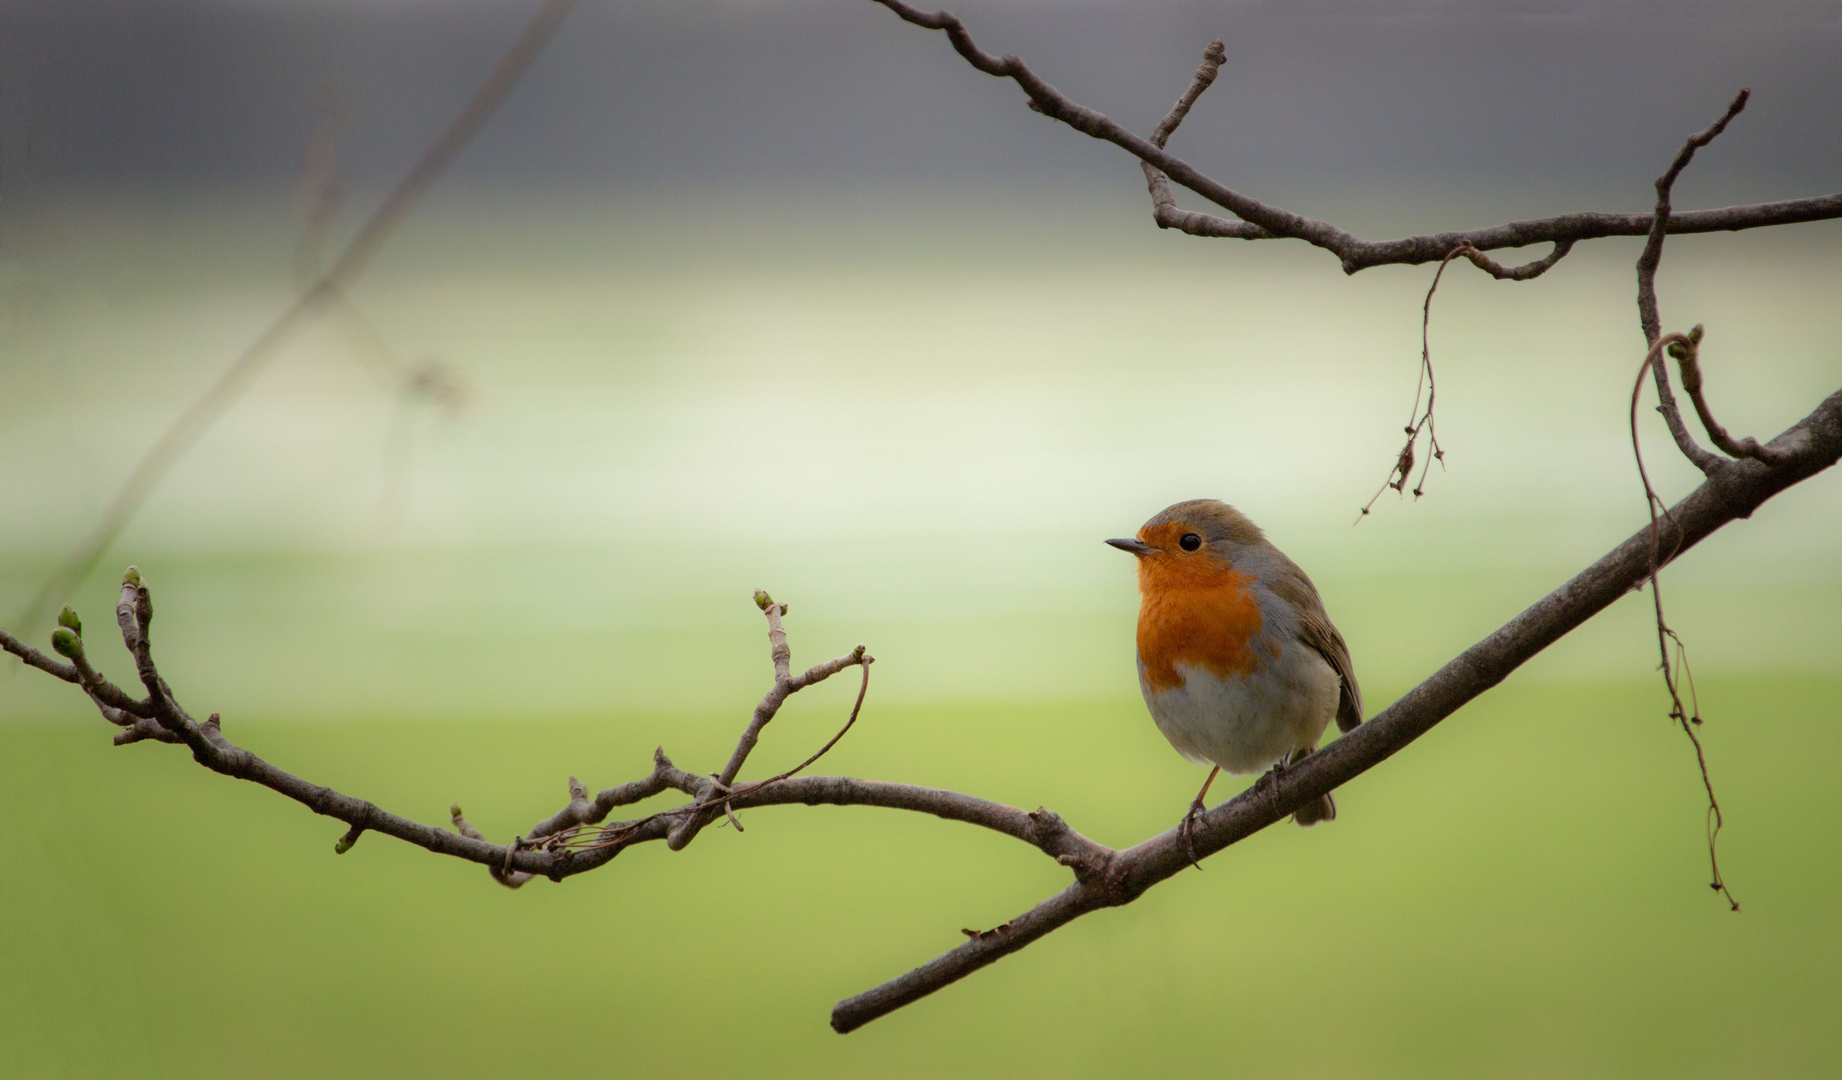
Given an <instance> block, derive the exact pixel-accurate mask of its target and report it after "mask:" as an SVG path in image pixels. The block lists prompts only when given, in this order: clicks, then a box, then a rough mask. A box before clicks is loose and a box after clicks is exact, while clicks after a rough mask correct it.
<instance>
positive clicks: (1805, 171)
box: [0, 0, 1842, 224]
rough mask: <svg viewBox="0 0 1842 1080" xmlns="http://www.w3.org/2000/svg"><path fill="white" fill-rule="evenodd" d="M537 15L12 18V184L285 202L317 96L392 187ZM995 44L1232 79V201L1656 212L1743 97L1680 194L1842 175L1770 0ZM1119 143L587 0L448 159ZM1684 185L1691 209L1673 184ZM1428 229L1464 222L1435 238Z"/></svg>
mask: <svg viewBox="0 0 1842 1080" xmlns="http://www.w3.org/2000/svg"><path fill="white" fill-rule="evenodd" d="M530 6H531V5H528V4H523V3H486V2H472V0H457V2H450V3H435V2H427V0H397V2H385V3H377V2H359V0H296V2H275V0H269V2H241V3H239V2H232V0H161V2H158V3H148V2H145V0H56V2H42V3H20V2H18V0H13V2H9V3H7V4H6V5H5V6H4V10H3V11H0V50H3V51H0V65H3V68H0V122H3V124H4V132H5V138H6V142H5V146H4V151H3V155H4V156H3V157H0V163H3V164H4V167H5V173H6V179H5V183H6V190H7V191H8V192H9V193H12V194H25V193H31V192H39V191H44V190H47V189H57V188H60V187H66V186H71V185H80V186H100V187H106V188H111V189H127V190H149V189H159V188H162V187H170V186H175V185H179V186H189V185H227V184H248V183H251V182H269V183H276V184H288V183H292V182H293V181H294V179H295V178H296V177H298V175H299V171H300V167H301V154H302V148H303V146H304V145H305V144H306V141H307V139H308V137H309V136H310V134H311V132H312V130H313V128H314V125H315V123H316V117H315V116H314V115H313V110H312V109H311V108H310V102H311V101H312V100H313V94H314V90H315V88H316V87H317V86H320V85H321V84H327V83H330V84H331V85H334V86H336V87H337V88H338V89H339V91H340V92H341V93H342V94H344V95H345V96H346V97H347V98H349V100H350V101H351V103H352V104H353V105H354V106H355V108H356V113H355V123H354V125H353V126H352V129H351V131H350V132H349V135H348V137H347V138H346V140H345V142H344V144H343V145H342V147H341V156H342V159H343V161H344V163H345V167H346V170H347V175H348V177H350V178H352V179H355V180H358V181H361V182H362V181H365V180H370V181H376V182H382V181H385V180H386V179H388V178H392V177H394V176H395V175H397V174H398V173H399V172H400V171H401V170H402V169H403V168H404V167H405V166H406V164H407V163H408V162H409V161H410V160H411V159H412V157H413V155H414V154H415V153H416V152H417V151H418V150H419V149H420V147H421V146H422V145H423V143H424V142H425V141H426V139H427V138H428V137H429V135H430V133H431V132H433V131H435V130H437V129H438V128H439V126H440V125H441V124H442V123H444V122H445V121H446V119H447V117H448V116H449V114H450V113H451V112H452V110H453V109H454V108H455V106H456V103H457V102H459V101H460V100H463V98H464V96H465V95H466V94H467V93H469V92H470V91H471V89H472V87H473V85H474V84H475V83H476V82H477V80H478V79H479V78H480V77H481V76H482V75H483V73H484V72H485V71H486V70H487V69H488V68H489V67H490V65H491V63H492V62H493V61H494V59H496V57H497V55H498V54H499V52H500V51H501V50H502V48H503V46H504V43H505V42H506V41H507V40H509V38H510V37H511V36H512V35H513V34H514V33H515V32H516V30H517V28H518V27H519V25H520V24H521V22H522V20H523V19H524V18H525V17H526V15H527V9H528V8H529V7H530ZM955 10H957V11H958V12H959V13H960V14H961V15H962V16H963V17H965V18H966V19H968V20H969V22H970V25H971V26H972V27H973V29H974V32H975V34H976V36H977V38H978V40H979V41H980V43H981V44H982V45H983V46H984V47H985V48H986V49H987V50H988V51H993V52H1014V53H1017V54H1019V55H1022V56H1023V57H1025V58H1026V59H1027V60H1029V61H1030V62H1031V64H1032V65H1034V67H1035V68H1036V70H1037V71H1038V72H1040V73H1042V74H1043V75H1044V76H1046V77H1047V78H1049V79H1050V80H1051V81H1052V82H1054V83H1056V84H1057V85H1058V86H1060V87H1061V88H1062V89H1063V90H1065V91H1067V92H1068V93H1069V94H1071V95H1072V96H1074V97H1075V98H1076V99H1077V100H1079V101H1082V102H1084V103H1086V104H1088V105H1089V106H1091V107H1094V108H1097V109H1100V110H1101V111H1103V112H1107V113H1109V114H1111V115H1113V116H1115V117H1116V118H1118V119H1120V120H1121V121H1123V122H1125V123H1126V124H1128V125H1129V126H1132V127H1134V128H1136V129H1140V130H1148V129H1149V128H1150V127H1151V125H1152V124H1153V123H1154V122H1155V121H1156V119H1157V117H1159V116H1161V115H1162V113H1163V110H1164V109H1165V108H1166V107H1168V105H1169V102H1170V100H1171V99H1172V98H1174V97H1175V95H1176V93H1177V92H1178V91H1179V90H1181V89H1182V87H1183V86H1184V85H1185V84H1186V83H1187V80H1188V75H1189V73H1190V72H1191V71H1192V70H1193V69H1194V67H1195V64H1196V62H1197V61H1198V59H1199V58H1200V54H1201V50H1202V45H1203V44H1204V43H1206V42H1207V41H1208V40H1210V39H1211V38H1214V37H1221V38H1223V39H1225V40H1226V41H1227V44H1228V58H1229V59H1228V63H1227V65H1226V67H1225V69H1224V74H1223V77H1222V79H1221V81H1220V82H1219V83H1218V84H1217V88H1216V89H1215V90H1214V91H1213V92H1212V93H1211V95H1210V96H1209V98H1208V103H1207V105H1206V106H1205V107H1203V108H1201V109H1199V110H1197V112H1196V114H1195V115H1194V116H1193V117H1192V118H1191V119H1190V120H1189V122H1188V123H1187V125H1186V126H1185V128H1184V130H1183V132H1182V134H1181V135H1180V137H1179V144H1180V148H1181V151H1182V152H1183V153H1184V154H1186V155H1188V156H1190V157H1191V159H1192V160H1195V161H1197V162H1198V163H1200V164H1202V165H1204V166H1206V167H1207V168H1209V169H1210V170H1212V171H1214V172H1216V173H1218V174H1219V175H1221V176H1224V177H1227V178H1230V179H1231V181H1232V183H1234V184H1236V185H1239V186H1241V187H1244V188H1246V189H1248V190H1250V191H1256V192H1261V193H1264V194H1267V195H1269V196H1277V195H1278V194H1280V193H1282V192H1284V191H1286V190H1287V189H1289V188H1292V187H1295V186H1297V185H1299V184H1305V185H1309V186H1311V187H1313V188H1321V187H1325V186H1344V185H1349V186H1357V187H1361V186H1367V185H1374V184H1390V185H1393V184H1430V185H1433V186H1435V187H1452V188H1460V187H1463V188H1472V187H1474V186H1476V185H1489V186H1501V185H1511V186H1516V187H1524V186H1533V187H1535V188H1537V189H1538V191H1539V192H1540V193H1541V195H1542V197H1543V198H1545V199H1551V200H1561V201H1565V200H1567V199H1570V198H1571V199H1579V198H1583V197H1586V195H1587V194H1589V193H1590V194H1593V195H1597V194H1598V193H1599V192H1601V191H1603V190H1605V189H1606V187H1607V186H1608V185H1611V186H1614V187H1615V189H1616V190H1629V191H1630V192H1631V194H1630V195H1629V196H1628V197H1627V199H1626V201H1627V202H1641V201H1642V196H1643V190H1642V189H1643V185H1644V184H1645V183H1646V182H1647V181H1648V180H1649V179H1651V178H1653V177H1654V175H1655V173H1656V172H1657V171H1658V163H1659V162H1660V161H1664V160H1666V159H1667V156H1668V155H1669V154H1670V153H1671V152H1672V151H1673V150H1674V149H1675V148H1676V147H1677V146H1678V145H1679V144H1680V140H1681V137H1682V135H1683V134H1684V133H1685V132H1686V131H1688V130H1692V129H1696V128H1699V127H1701V126H1703V125H1705V124H1706V123H1707V122H1708V121H1709V120H1710V119H1711V118H1712V117H1713V116H1714V115H1716V114H1717V113H1718V112H1719V109H1720V106H1721V105H1722V104H1724V103H1725V101H1726V99H1727V98H1728V97H1729V96H1731V94H1732V93H1733V92H1734V90H1736V89H1737V88H1738V87H1740V86H1742V85H1747V86H1751V87H1752V88H1753V90H1754V91H1755V94H1756V97H1755V99H1754V101H1755V105H1754V108H1753V109H1752V111H1751V112H1750V113H1749V114H1748V116H1747V117H1746V119H1745V121H1744V122H1742V123H1740V124H1738V125H1736V126H1735V127H1734V129H1733V131H1732V133H1731V134H1729V135H1728V136H1727V137H1726V139H1725V140H1724V141H1723V142H1722V144H1721V152H1720V153H1718V154H1711V155H1708V160H1707V161H1705V162H1702V163H1698V164H1697V166H1696V168H1695V170H1694V171H1693V172H1692V173H1691V174H1690V177H1691V178H1690V183H1691V184H1692V185H1693V191H1694V194H1697V195H1701V196H1703V197H1707V198H1716V199H1724V198H1729V197H1731V198H1740V197H1742V195H1741V194H1740V192H1741V189H1742V187H1743V188H1744V196H1743V197H1745V198H1747V199H1749V200H1759V199H1766V198H1773V197H1782V196H1788V195H1791V194H1795V193H1801V192H1803V191H1804V189H1805V188H1807V187H1808V186H1809V185H1810V184H1813V183H1819V184H1820V183H1821V182H1822V181H1823V180H1824V179H1826V178H1833V177H1834V176H1835V175H1836V173H1837V171H1838V166H1842V139H1837V138H1835V137H1834V126H1833V123H1834V117H1835V115H1836V111H1837V105H1838V104H1839V103H1842V80H1838V79H1836V78H1835V77H1834V71H1835V58H1836V51H1837V47H1838V44H1839V43H1842V12H1839V10H1838V6H1837V5H1836V4H1835V3H1833V2H1827V3H1825V2H1817V0H1767V2H1751V3H1716V2H1710V0H1686V2H1664V0H1605V2H1602V3H1566V2H1562V0H1495V2H1492V0H1475V2H1461V0H1375V2H1358V0H1349V2H1341V0H1301V2H1292V3H1281V2H1245V0H1222V2H1214V3H1209V2H1201V0H1136V2H1133V3H1121V2H1116V0H1115V2H1107V0H1059V2H1056V0H1013V2H1008V3H999V2H991V0H971V2H968V3H965V4H962V5H959V6H958V7H956V9H955ZM1135 175H1136V170H1135V169H1133V168H1132V165H1131V163H1130V162H1129V161H1127V160H1125V159H1124V158H1123V157H1122V156H1121V155H1120V154H1119V153H1118V152H1117V151H1112V150H1108V149H1106V148H1104V147H1101V146H1099V145H1096V144H1094V143H1092V142H1090V141H1089V140H1086V139H1083V138H1078V137H1074V136H1073V135H1071V133H1070V132H1068V131H1067V130H1064V129H1062V128H1060V127H1058V125H1056V124H1054V123H1052V122H1050V121H1048V120H1045V119H1043V118H1041V117H1038V116H1036V115H1034V114H1032V113H1029V112H1028V111H1026V110H1024V109H1022V108H1020V101H1019V94H1018V92H1017V91H1016V90H1015V89H1014V87H1012V86H1010V85H1009V84H1006V83H1000V82H999V81H997V80H994V79H990V78H987V77H985V76H982V75H976V74H974V73H973V72H971V71H970V70H969V69H967V68H966V66H965V65H964V63H963V62H962V61H961V60H960V59H959V58H958V57H957V56H955V55H954V54H953V53H952V52H951V50H950V49H949V48H948V46H947V43H946V42H945V40H944V39H943V38H942V37H941V36H940V35H929V34H926V33H924V32H923V31H921V30H919V29H917V28H914V27H910V26H907V25H904V24H902V23H900V22H898V21H897V20H896V19H895V18H894V17H893V16H892V15H891V14H890V13H889V12H887V11H885V10H883V9H882V8H880V7H878V6H876V5H874V4H870V3H867V2H863V0H682V2H669V3H667V2H659V0H633V2H624V3H607V2H600V0H590V2H587V3H584V4H582V5H581V7H580V9H579V10H578V11H577V12H576V13H575V14H574V15H573V16H572V17H571V19H570V20H569V22H568V24H567V26H566V27H565V28H564V29H563V31H562V32H561V35H560V38H559V40H558V41H556V42H555V43H554V44H553V46H552V47H551V49H550V50H549V53H548V55H547V56H545V57H544V58H543V60H542V61H541V62H540V63H539V65H538V66H537V68H536V69H535V70H534V71H532V72H531V74H530V76H529V77H528V78H527V79H526V80H525V82H524V84H523V85H522V86H521V87H519V89H518V91H517V93H516V94H515V95H514V97H513V98H512V100H511V101H510V102H509V103H508V104H507V106H506V108H505V110H504V113H503V115H502V117H501V118H500V119H499V121H497V122H495V123H494V124H493V125H492V126H491V127H490V129H489V130H487V131H486V132H485V133H484V134H483V135H482V136H481V138H480V139H479V141H478V142H477V144H476V145H475V146H473V147H472V148H471V149H470V150H469V151H468V153H467V155H466V157H465V159H464V160H463V161H462V162H461V164H460V166H459V168H458V169H457V170H456V173H455V179H456V180H458V181H462V182H465V181H476V182H494V183H501V184H537V185H540V186H541V185H555V186H581V185H586V186H591V187H598V186H608V185H631V184H645V185H659V184H666V185H676V184H687V183H688V184H713V183H720V184H732V185H733V184H750V183H764V184H799V185H811V184H819V185H828V186H830V185H843V184H858V183H868V182H878V183H888V182H892V181H894V182H902V183H915V182H927V183H941V184H950V183H965V182H972V183H977V184H982V185H983V184H991V183H994V182H1006V183H1009V182H1017V183H1027V182H1053V183H1058V184H1066V183H1095V182H1102V181H1107V180H1119V179H1122V178H1124V179H1125V180H1127V181H1130V180H1131V179H1132V178H1133V177H1134V176H1135ZM1687 194H1688V193H1687V192H1685V195H1687ZM1445 224H1450V223H1449V222H1448V223H1445Z"/></svg>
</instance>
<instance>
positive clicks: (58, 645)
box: [51, 626, 83, 660]
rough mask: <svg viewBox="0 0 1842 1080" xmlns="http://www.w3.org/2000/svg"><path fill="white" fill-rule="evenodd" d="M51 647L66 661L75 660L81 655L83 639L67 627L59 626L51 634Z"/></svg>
mask: <svg viewBox="0 0 1842 1080" xmlns="http://www.w3.org/2000/svg"><path fill="white" fill-rule="evenodd" d="M51 647H52V648H54V649H56V650H57V651H58V655H59V656H62V657H63V658H64V659H66V660H75V659H76V658H77V657H79V656H82V655H83V639H82V638H80V637H78V636H77V632H76V631H75V630H72V629H71V628H70V627H68V626H60V627H58V628H57V629H56V630H53V631H52V632H51Z"/></svg>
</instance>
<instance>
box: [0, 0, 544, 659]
mask: <svg viewBox="0 0 1842 1080" xmlns="http://www.w3.org/2000/svg"><path fill="white" fill-rule="evenodd" d="M573 7H575V0H545V2H544V4H543V6H542V7H540V8H538V10H537V13H536V14H535V15H533V16H532V17H531V21H530V22H529V23H528V24H527V25H526V26H525V28H524V32H523V33H522V34H520V35H519V37H518V40H517V41H515V42H513V43H512V46H511V48H510V49H509V50H508V51H507V52H506V54H505V55H504V57H502V58H501V59H500V61H499V63H498V66H497V67H495V68H493V71H492V73H491V74H490V75H488V76H487V77H486V81H485V82H484V83H482V84H481V85H480V88H479V89H478V90H476V91H474V94H473V97H472V98H471V99H469V100H468V102H467V104H466V106H465V107H464V108H462V109H461V111H460V113H459V115H457V116H455V118H454V119H453V120H452V121H450V122H449V123H448V126H447V127H446V128H445V129H444V130H443V131H442V133H441V135H440V136H439V137H437V138H436V140H435V142H434V143H433V144H431V145H430V146H429V148H428V149H427V150H426V151H424V152H423V154H422V157H421V158H420V159H418V160H417V162H416V164H415V166H414V167H413V168H411V169H410V171H409V173H408V175H406V176H404V177H403V179H402V180H401V181H399V182H398V184H397V186H396V188H395V189H393V190H392V191H391V192H390V194H389V195H388V196H387V197H386V198H385V199H384V201H383V202H382V203H381V204H379V206H378V208H377V209H376V210H375V211H373V212H372V214H371V217H370V219H369V220H367V221H366V222H365V224H364V226H363V227H362V228H360V229H359V230H358V233H357V235H355V236H353V237H352V240H351V242H350V243H349V244H347V245H346V247H345V250H344V251H343V252H341V253H340V255H339V257H338V258H337V259H335V260H334V261H333V265H332V267H331V268H330V269H328V270H327V271H326V272H325V273H324V274H322V275H320V277H319V279H318V280H317V281H315V282H314V283H313V285H312V287H311V288H308V289H306V290H305V291H304V292H302V293H301V294H300V296H299V297H297V298H296V299H295V301H294V303H293V304H291V305H289V307H288V309H287V310H285V311H283V312H282V313H281V314H280V315H279V316H277V317H276V319H275V321H274V322H272V323H270V324H269V325H268V328H267V329H265V330H263V332H262V333H261V334H260V335H258V336H257V337H256V340H255V341H253V342H251V343H250V344H249V346H248V347H247V348H245V349H244V350H243V353H242V355H240V356H238V357H237V358H236V359H235V360H234V361H232V362H231V364H230V366H229V367H228V368H225V369H224V372H223V374H221V375H219V376H218V377H217V381H215V382H213V383H212V384H211V385H210V386H208V387H206V388H205V390H204V392H203V393H201V394H200V395H199V396H198V397H197V398H195V399H194V400H193V401H192V403H191V404H190V405H188V406H187V407H186V409H185V411H184V412H182V413H180V414H179V416H178V418H176V419H175V420H174V421H173V422H172V424H171V425H170V426H169V427H168V428H167V429H166V431H165V432H164V433H163V434H162V435H161V436H160V439H159V441H157V442H156V443H154V445H153V447H152V449H150V450H148V451H147V454H146V456H145V457H143V458H142V459H141V461H140V463H139V464H138V465H136V466H135V468H134V471H133V472H132V473H130V474H129V475H128V479H127V480H125V481H123V482H122V486H121V488H120V489H119V490H117V491H116V493H115V496H114V498H112V499H111V500H110V501H109V505H108V506H107V508H106V509H104V510H103V514H102V520H101V521H99V522H98V523H97V524H96V528H95V529H94V530H92V531H91V532H90V534H89V535H88V536H87V537H85V538H84V540H83V542H82V543H81V544H79V545H77V547H76V549H75V550H74V551H72V552H71V553H70V555H69V557H68V558H66V559H65V560H64V563H63V564H62V565H61V566H59V567H58V570H57V572H56V573H55V574H54V575H52V577H51V580H49V581H47V582H46V583H45V584H44V587H43V588H41V589H40V590H39V592H38V595H37V596H35V597H33V599H32V603H31V604H30V605H28V606H27V608H26V610H25V611H24V612H22V613H21V614H20V617H19V620H18V623H17V625H18V627H19V630H20V632H21V633H24V632H26V631H27V630H28V629H29V627H30V626H31V624H32V623H34V622H36V621H38V617H39V615H40V613H42V612H43V611H44V610H45V608H46V607H47V605H49V604H51V603H53V602H55V601H56V600H57V599H58V598H59V596H60V594H62V593H64V592H67V591H69V590H70V589H72V588H74V587H75V586H76V585H77V583H79V582H81V581H82V580H83V579H84V578H85V577H87V576H88V575H89V573H90V571H92V570H94V569H95V568H96V563H97V562H98V561H100V560H101V559H102V556H103V554H104V553H105V552H107V551H108V549H109V546H110V545H111V544H113V543H114V542H115V538H116V537H117V536H119V535H121V531H122V529H124V528H126V527H127V525H128V522H129V521H130V520H132V519H133V517H134V515H135V513H136V512H138V511H139V510H140V508H141V504H142V503H144V502H146V501H147V497H148V496H149V495H151V494H152V493H153V489H154V487H155V485H157V484H158V483H159V482H160V478H161V477H163V476H164V475H166V472H167V470H168V469H170V468H172V466H173V463H174V462H176V461H177V460H178V459H179V457H180V456H181V455H183V454H184V453H185V452H186V451H187V450H189V449H191V447H192V445H193V444H194V443H196V442H197V441H198V440H199V438H200V437H201V436H203V435H204V433H205V431H206V430H208V429H209V428H210V427H211V425H212V424H213V423H215V422H216V420H217V418H218V417H219V416H221V415H222V414H223V413H224V410H226V409H228V408H229V407H230V405H231V403H232V402H234V401H235V400H236V399H237V398H238V397H239V396H241V395H242V393H243V391H244V390H245V389H246V388H247V387H248V386H249V384H250V382H251V381H252V380H253V379H254V378H255V377H256V375H257V373H259V372H260V371H261V370H262V368H263V367H264V366H265V365H266V364H267V363H268V362H269V360H271V359H273V358H274V356H275V355H276V351H277V349H279V347H280V346H281V345H282V343H283V342H285V341H287V340H288V339H289V338H290V337H292V336H293V335H294V333H295V332H296V331H298V330H300V329H301V328H302V327H305V326H307V325H309V324H311V323H312V322H313V321H315V320H316V319H318V318H319V317H320V316H321V315H322V314H323V313H324V312H325V311H326V310H327V309H328V308H330V307H332V306H334V305H335V304H336V303H337V302H338V301H339V299H340V297H341V295H342V294H343V293H344V291H345V290H346V288H347V287H349V286H350V285H351V283H352V281H353V280H354V279H356V278H357V277H358V275H359V273H360V272H362V271H363V270H364V268H365V266H366V265H367V264H369V263H370V261H371V257H372V256H374V255H376V254H377V251H378V249H379V248H381V247H382V246H383V245H384V242H385V241H386V240H387V239H389V237H390V234H391V233H392V232H394V231H395V229H396V227H397V226H398V225H399V224H401V223H402V221H403V219H404V218H405V217H407V216H408V215H409V212H410V210H411V209H413V208H414V207H415V205H416V204H417V203H418V202H420V201H421V199H422V197H423V196H424V195H426V194H427V193H428V190H429V189H430V188H431V187H433V186H434V184H435V181H436V179H437V178H439V177H440V176H441V174H442V173H443V172H444V171H446V169H447V167H448V166H449V165H450V164H452V163H453V161H454V159H455V158H456V157H457V156H459V154H460V152H461V150H462V149H463V148H464V147H465V146H466V145H467V143H468V142H470V141H472V139H473V136H474V134H475V133H476V132H478V131H479V130H480V127H481V126H482V125H484V124H485V122H486V119H487V117H489V116H491V115H492V113H493V111H494V110H495V109H496V108H498V106H499V103H500V102H501V101H504V100H505V97H506V95H507V94H509V93H510V92H511V90H512V87H513V86H514V85H516V84H517V82H518V80H519V79H520V78H521V77H522V76H523V75H524V73H525V71H526V70H527V69H528V68H529V67H530V66H531V63H532V61H534V60H536V59H537V57H538V54H539V53H541V52H542V51H543V48H544V46H545V45H546V44H547V43H548V42H549V40H550V37H551V35H552V34H553V33H555V31H556V28H557V27H558V26H559V25H560V24H561V23H562V21H563V18H564V16H566V15H568V14H569V12H570V9H572V8H573Z"/></svg>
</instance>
